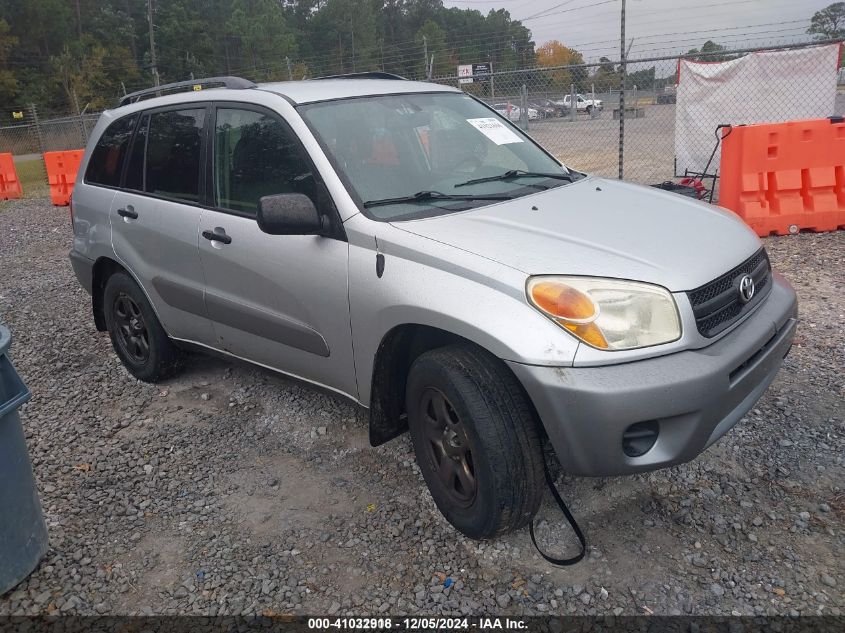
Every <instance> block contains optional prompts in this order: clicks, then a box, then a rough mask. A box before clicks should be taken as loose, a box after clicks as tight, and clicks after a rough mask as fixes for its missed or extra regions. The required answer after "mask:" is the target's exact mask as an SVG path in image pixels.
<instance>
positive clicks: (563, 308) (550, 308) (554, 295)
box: [531, 281, 607, 347]
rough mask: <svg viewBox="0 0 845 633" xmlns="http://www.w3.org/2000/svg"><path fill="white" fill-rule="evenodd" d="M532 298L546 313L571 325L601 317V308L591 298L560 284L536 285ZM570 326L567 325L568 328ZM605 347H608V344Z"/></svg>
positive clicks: (542, 282)
mask: <svg viewBox="0 0 845 633" xmlns="http://www.w3.org/2000/svg"><path fill="white" fill-rule="evenodd" d="M531 298H532V299H533V300H534V303H535V304H536V306H537V307H538V308H540V309H541V310H543V311H544V312H545V313H547V314H549V315H551V316H553V317H556V318H558V319H563V320H565V321H569V322H570V323H569V324H585V323H589V322H590V321H593V320H595V318H596V317H598V315H599V308H598V306H597V305H596V304H595V303H593V300H592V299H590V297H588V296H587V295H586V294H584V293H583V292H581V291H580V290H576V289H575V288H572V287H570V286H567V285H565V284H562V283H559V282H549V281H541V282H540V283H537V284H534V285H533V286H532V288H531ZM569 324H566V325H567V327H569ZM570 329H571V328H570ZM596 331H598V328H596ZM599 336H601V332H599ZM602 340H604V337H602ZM604 346H605V347H606V346H607V343H605V344H604Z"/></svg>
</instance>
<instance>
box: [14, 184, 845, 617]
mask: <svg viewBox="0 0 845 633" xmlns="http://www.w3.org/2000/svg"><path fill="white" fill-rule="evenodd" d="M69 243H70V227H69V223H68V214H67V209H56V208H52V207H50V206H49V205H48V203H47V202H46V201H43V200H24V201H16V202H13V203H7V204H4V205H3V206H0V320H2V321H3V322H4V323H5V324H6V325H8V326H9V327H10V328H11V330H12V332H13V345H12V359H13V361H14V362H15V364H16V366H17V369H18V371H19V372H20V374H21V375H22V377H23V378H24V380H25V381H26V383H27V384H28V386H29V387H30V388H31V390H32V391H33V399H32V401H31V402H30V403H29V404H27V405H25V406H24V407H23V409H22V419H23V423H24V425H25V428H26V433H27V436H28V439H29V446H30V451H31V454H32V458H33V462H34V467H35V472H36V477H37V479H38V483H39V487H40V490H41V494H42V500H43V504H44V509H45V513H46V517H47V521H48V524H49V529H50V545H51V549H50V551H49V553H48V555H47V557H46V559H45V560H44V561H43V563H42V564H41V566H40V567H39V568H38V570H37V571H36V572H35V573H34V574H33V575H32V576H31V577H30V578H29V579H28V580H27V581H25V582H23V583H22V584H21V585H19V586H18V587H17V588H16V589H14V590H13V591H12V592H10V593H8V594H7V595H5V596H3V597H0V615H2V614H10V613H15V614H24V613H32V614H35V613H57V612H58V613H87V614H91V613H108V614H128V613H147V614H149V613H157V614H158V613H203V614H222V613H246V614H252V613H260V612H263V611H265V610H270V611H273V612H296V613H326V612H328V613H356V614H375V613H431V612H440V613H450V614H458V613H475V614H479V613H489V612H502V613H511V614H531V613H545V612H555V613H569V614H610V613H615V614H620V613H625V614H635V613H656V614H679V613H693V614H730V613H737V614H790V613H791V614H817V613H824V614H834V615H838V614H841V613H843V610H845V596H843V587H845V562H843V560H845V559H843V557H842V551H843V546H845V493H844V492H843V489H842V487H843V481H845V479H843V471H844V470H845V464H843V459H845V420H844V419H843V418H845V416H844V415H843V401H844V398H843V396H845V393H843V368H845V326H843V324H844V323H845V278H843V276H842V271H843V270H845V232H839V233H832V234H818V235H813V234H802V235H798V236H792V237H786V238H773V239H769V240H766V246H767V248H768V249H769V252H770V254H771V258H772V260H773V262H774V265H775V266H776V267H777V268H778V269H780V270H781V271H782V272H784V273H785V274H786V275H787V276H788V277H789V278H790V279H791V280H792V282H793V283H794V284H795V286H796V288H797V290H798V293H799V295H800V301H801V314H802V319H803V322H802V325H801V327H800V331H799V336H798V340H797V342H796V345H795V347H794V348H793V350H792V353H791V354H790V356H789V357H788V358H787V360H786V363H785V365H784V368H783V370H782V372H781V374H780V376H779V378H778V379H777V381H776V382H775V383H774V385H773V386H772V387H771V388H770V390H769V391H768V393H766V395H765V396H764V397H763V399H762V400H761V401H760V402H759V403H758V404H757V406H756V407H755V408H754V409H753V411H752V412H750V413H749V415H748V416H746V417H745V419H744V420H742V421H741V422H740V424H739V425H738V426H737V428H735V429H734V430H733V431H732V432H730V433H729V434H728V435H727V436H726V437H725V438H724V439H723V440H722V441H721V442H719V443H718V444H716V445H715V446H714V447H712V448H711V449H710V450H708V451H707V452H706V453H705V454H704V455H702V456H701V457H699V458H698V459H697V460H695V461H694V462H692V463H690V464H687V465H683V466H679V467H675V468H672V469H669V470H665V471H661V472H657V473H652V474H647V475H642V476H636V477H626V478H614V479H573V478H563V479H562V480H561V481H560V482H559V485H560V488H561V491H562V492H563V494H564V496H565V498H566V499H567V500H570V501H571V505H572V508H573V511H574V513H575V515H576V516H577V517H578V518H579V520H580V521H581V523H582V526H583V528H584V530H585V532H586V534H587V537H588V540H589V545H590V552H589V556H588V558H587V559H586V560H585V561H584V562H582V563H581V564H579V565H577V566H576V567H572V568H568V569H555V568H552V567H550V566H548V565H547V564H546V563H545V562H544V561H542V560H541V559H540V558H539V556H537V554H536V553H535V552H534V550H533V548H532V546H531V542H530V540H529V537H528V534H527V532H520V533H517V534H513V535H510V536H508V537H506V538H500V539H497V540H494V541H491V542H485V543H477V542H473V541H470V540H468V539H466V538H463V537H461V536H460V535H458V534H457V533H456V532H455V531H454V530H453V529H452V528H451V527H450V526H449V525H448V524H447V523H446V522H445V521H444V520H443V519H442V518H441V516H440V515H439V514H438V512H437V510H436V508H435V507H434V505H433V503H432V501H431V498H430V496H429V494H428V492H427V491H426V489H425V486H424V483H423V481H422V478H421V476H420V474H419V471H418V470H417V468H416V466H415V465H414V460H413V455H412V452H411V447H410V443H409V441H408V438H407V437H402V438H399V439H398V440H395V441H393V442H391V443H390V444H388V445H386V446H383V447H380V448H377V449H371V448H369V447H368V446H367V442H366V426H365V422H364V420H362V419H359V418H358V417H357V416H356V410H355V408H353V406H351V405H350V404H348V403H347V402H345V401H342V400H338V399H335V398H333V397H330V396H327V395H323V394H321V393H317V392H315V391H313V390H311V389H310V388H308V387H304V386H301V385H299V384H297V383H294V382H292V381H289V380H287V379H285V378H283V377H280V376H278V375H275V374H272V373H270V372H268V371H264V370H262V369H257V368H255V367H252V366H249V365H246V364H240V363H232V362H225V361H220V360H214V359H210V358H208V357H202V356H195V357H191V358H190V359H189V360H188V361H187V363H186V367H185V369H184V371H183V373H182V374H181V375H179V376H178V377H177V378H174V379H173V380H171V381H168V382H167V383H165V384H161V385H155V386H154V385H147V384H143V383H139V382H137V381H135V380H134V379H132V378H131V377H130V376H129V375H128V374H127V372H126V371H125V370H124V369H123V368H122V366H121V365H120V363H119V362H118V361H117V359H116V357H115V355H114V354H113V353H112V350H111V347H110V343H109V340H108V337H107V336H106V335H105V334H101V333H97V332H96V331H95V329H94V325H93V321H92V318H91V314H90V300H89V298H88V296H87V295H86V294H85V292H84V291H83V290H81V289H80V288H79V286H78V285H77V283H76V280H75V278H74V277H73V273H72V271H71V268H70V265H69V263H68V260H67V251H68V248H69ZM714 248H717V245H714ZM541 512H542V516H543V517H544V519H545V521H544V523H543V524H542V525H541V527H540V534H541V536H542V539H543V540H544V542H546V543H547V545H548V547H549V548H551V549H557V550H559V551H561V552H563V550H565V549H566V548H569V550H570V551H571V550H572V549H573V548H574V545H575V541H574V537H573V536H572V535H571V534H570V533H569V532H568V531H567V530H565V529H564V528H563V526H562V518H561V517H560V516H559V514H558V513H557V512H556V510H555V509H554V508H553V507H552V506H551V505H550V503H549V500H548V497H547V499H546V503H545V506H544V508H543V509H542V510H541ZM444 578H450V579H451V580H452V581H453V584H451V586H449V587H448V588H445V587H444ZM447 584H448V583H447Z"/></svg>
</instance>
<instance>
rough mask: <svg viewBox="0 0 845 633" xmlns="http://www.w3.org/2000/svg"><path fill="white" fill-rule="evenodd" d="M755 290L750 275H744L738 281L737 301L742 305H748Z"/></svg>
mask: <svg viewBox="0 0 845 633" xmlns="http://www.w3.org/2000/svg"><path fill="white" fill-rule="evenodd" d="M755 290H756V288H754V279H753V278H752V277H751V275H744V276H743V277H742V279H740V280H739V299H740V301H742V302H743V303H748V302H749V301H751V299H753V298H754V291H755Z"/></svg>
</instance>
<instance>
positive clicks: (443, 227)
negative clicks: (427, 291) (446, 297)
mask: <svg viewBox="0 0 845 633" xmlns="http://www.w3.org/2000/svg"><path fill="white" fill-rule="evenodd" d="M394 226H395V227H397V228H399V229H402V230H404V231H408V232H410V233H414V234H416V235H420V236H422V237H426V238H429V239H432V240H436V241H438V242H442V243H444V244H449V245H451V246H454V247H456V248H459V249H462V250H464V251H468V252H471V253H474V254H476V255H479V256H481V257H485V258H487V259H491V260H494V261H496V262H499V263H500V264H504V265H506V266H509V267H511V268H515V269H517V270H519V271H522V272H524V273H526V274H528V275H541V274H561V275H589V276H599V277H614V278H621V279H632V280H637V281H644V282H648V283H653V284H658V285H661V286H664V287H665V288H668V289H669V290H671V291H673V292H680V291H685V290H691V289H693V288H697V287H698V286H701V285H703V284H705V283H707V282H709V281H712V280H713V279H715V278H716V277H718V276H719V275H720V274H722V273H724V272H726V271H728V270H730V269H731V268H733V267H734V266H737V265H738V264H740V263H742V262H743V261H744V260H745V259H747V258H748V257H750V256H751V255H752V254H754V252H755V251H757V249H759V248H760V240H759V239H758V238H757V236H756V235H755V234H754V233H753V232H752V231H751V229H749V228H748V227H747V226H746V225H745V224H744V223H743V221H742V220H741V219H740V218H739V217H738V216H736V215H735V214H733V213H731V212H730V211H727V210H725V209H721V208H719V207H716V206H713V205H710V204H705V203H703V202H698V201H696V200H692V199H690V198H686V197H684V196H680V195H678V194H674V193H669V192H666V191H661V190H659V189H655V188H654V187H645V186H641V185H634V184H630V183H625V182H620V181H618V180H606V179H603V178H595V177H590V178H584V179H583V180H579V181H578V182H575V183H572V184H570V185H564V186H561V187H556V188H554V189H550V190H548V191H544V192H539V193H537V194H532V195H528V196H524V197H521V198H518V199H516V200H509V201H506V202H502V203H497V204H494V205H490V206H486V207H482V208H480V209H473V210H469V211H463V212H458V213H453V214H448V215H442V216H437V217H434V218H427V219H423V220H412V221H407V222H395V223H394Z"/></svg>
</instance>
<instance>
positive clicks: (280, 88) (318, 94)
mask: <svg viewBox="0 0 845 633" xmlns="http://www.w3.org/2000/svg"><path fill="white" fill-rule="evenodd" d="M258 89H259V90H267V91H268V92H275V93H277V94H280V95H283V96H285V97H287V98H288V99H290V100H291V101H293V102H294V103H296V104H300V103H314V102H316V101H330V100H332V99H346V98H349V97H367V96H375V95H391V94H403V93H414V92H460V90H458V89H457V88H452V87H451V86H443V85H440V84H431V83H427V82H424V81H402V80H397V79H351V78H350V79H307V80H305V81H280V82H277V83H266V84H258Z"/></svg>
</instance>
